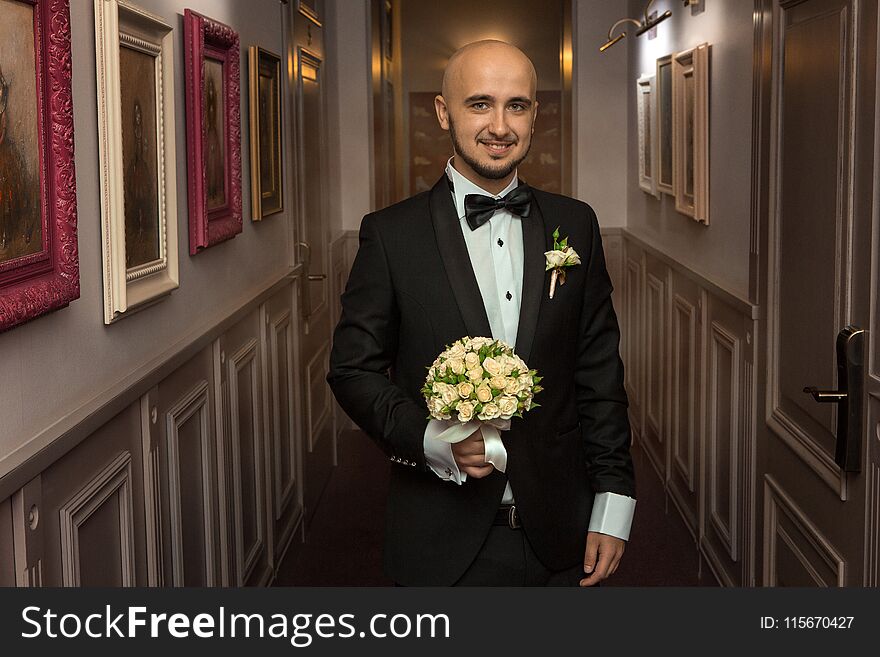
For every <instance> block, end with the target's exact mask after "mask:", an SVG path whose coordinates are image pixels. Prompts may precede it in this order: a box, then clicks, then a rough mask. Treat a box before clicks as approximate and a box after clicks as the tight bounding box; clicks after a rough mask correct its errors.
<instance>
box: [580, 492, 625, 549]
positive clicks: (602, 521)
mask: <svg viewBox="0 0 880 657" xmlns="http://www.w3.org/2000/svg"><path fill="white" fill-rule="evenodd" d="M635 508H636V501H635V499H634V498H632V497H628V496H626V495H619V494H617V493H596V496H595V498H594V500H593V512H592V514H591V515H590V526H589V529H588V531H591V532H599V533H600V534H608V535H609V536H616V537H617V538H622V539H623V540H624V541H628V540H629V530H630V528H631V527H632V520H633V513H634V512H635Z"/></svg>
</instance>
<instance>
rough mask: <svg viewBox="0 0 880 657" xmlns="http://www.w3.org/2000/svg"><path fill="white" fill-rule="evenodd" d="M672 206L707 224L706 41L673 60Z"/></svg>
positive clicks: (707, 53)
mask: <svg viewBox="0 0 880 657" xmlns="http://www.w3.org/2000/svg"><path fill="white" fill-rule="evenodd" d="M672 95H673V111H672V115H673V161H674V165H673V166H674V176H673V178H674V181H675V182H674V192H675V209H676V210H677V211H678V212H680V213H682V214H684V215H687V216H688V217H691V218H692V219H694V221H698V222H700V223H703V224H706V225H708V224H709V44H708V43H702V44H700V45H699V46H697V47H695V48H691V49H690V50H685V51H684V52H680V53H676V55H675V56H674V57H673V61H672Z"/></svg>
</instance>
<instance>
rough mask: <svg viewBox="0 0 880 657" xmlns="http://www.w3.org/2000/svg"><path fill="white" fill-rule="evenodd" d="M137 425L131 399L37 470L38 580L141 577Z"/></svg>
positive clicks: (99, 581) (91, 582)
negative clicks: (53, 460) (40, 563)
mask: <svg viewBox="0 0 880 657" xmlns="http://www.w3.org/2000/svg"><path fill="white" fill-rule="evenodd" d="M141 432H142V425H141V412H140V403H139V402H135V403H134V404H131V405H129V406H128V407H127V408H125V409H124V410H123V411H122V412H121V413H119V414H118V415H117V416H116V417H114V418H113V419H112V420H110V421H109V422H108V423H107V424H105V425H104V426H103V427H101V428H100V429H99V430H98V431H95V432H94V433H93V434H92V435H91V436H89V437H88V438H87V439H86V440H84V441H83V442H82V443H80V444H79V445H78V446H77V447H76V448H75V449H73V450H71V451H70V452H68V453H67V454H66V455H65V456H64V457H63V458H61V459H59V460H58V461H56V462H55V463H53V464H52V466H51V467H49V468H47V469H46V470H45V471H44V472H43V473H42V474H41V475H40V483H41V486H40V495H39V502H37V503H34V504H32V506H31V507H30V508H29V511H28V515H29V516H30V518H31V519H32V522H31V523H29V525H28V527H27V528H28V529H30V525H32V524H36V526H37V528H38V529H39V530H40V531H41V536H40V540H41V542H42V550H43V555H44V558H43V563H42V584H43V585H44V586H135V585H145V584H146V583H147V567H146V559H145V551H144V550H143V549H138V548H136V546H141V545H144V543H145V542H146V532H145V524H144V514H143V500H144V493H143V479H142V477H143V468H142V463H141V442H142V441H141Z"/></svg>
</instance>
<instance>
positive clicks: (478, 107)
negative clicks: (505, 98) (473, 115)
mask: <svg viewBox="0 0 880 657" xmlns="http://www.w3.org/2000/svg"><path fill="white" fill-rule="evenodd" d="M472 107H473V108H474V109H475V110H483V109H486V108H487V107H489V105H488V103H474V104H473V105H472Z"/></svg>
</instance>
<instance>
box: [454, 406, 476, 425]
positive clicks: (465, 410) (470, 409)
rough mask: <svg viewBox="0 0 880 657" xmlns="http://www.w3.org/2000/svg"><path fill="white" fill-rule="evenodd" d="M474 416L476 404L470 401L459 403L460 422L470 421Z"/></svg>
mask: <svg viewBox="0 0 880 657" xmlns="http://www.w3.org/2000/svg"><path fill="white" fill-rule="evenodd" d="M473 417H474V404H473V402H469V401H462V402H459V403H458V420H459V422H470V420H471V418H473Z"/></svg>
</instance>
